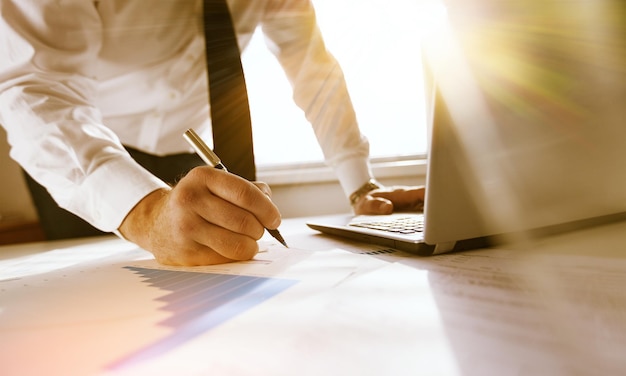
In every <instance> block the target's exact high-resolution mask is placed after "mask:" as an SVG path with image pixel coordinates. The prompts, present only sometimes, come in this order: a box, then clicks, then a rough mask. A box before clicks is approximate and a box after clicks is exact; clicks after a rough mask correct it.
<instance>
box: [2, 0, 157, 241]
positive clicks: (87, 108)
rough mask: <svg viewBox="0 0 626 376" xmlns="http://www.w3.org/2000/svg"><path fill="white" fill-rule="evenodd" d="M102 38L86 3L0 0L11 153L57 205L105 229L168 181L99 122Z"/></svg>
mask: <svg viewBox="0 0 626 376" xmlns="http://www.w3.org/2000/svg"><path fill="white" fill-rule="evenodd" d="M101 36H102V25H101V23H100V18H99V16H98V13H97V10H96V8H95V5H94V2H92V1H83V0H67V1H56V0H3V2H2V12H1V13H0V56H2V59H0V124H2V126H3V127H4V128H5V129H6V131H7V135H8V142H9V144H10V146H11V151H10V155H11V157H12V158H13V159H14V160H16V161H17V162H18V163H19V164H20V165H21V166H22V167H23V168H24V169H25V170H26V171H27V172H28V173H29V174H30V175H31V176H32V177H33V178H34V179H35V180H37V181H38V182H39V183H40V184H42V185H43V186H44V187H46V188H47V189H48V191H49V192H50V194H51V195H52V197H53V198H54V199H55V200H56V201H57V203H58V204H59V206H61V207H63V208H65V209H67V210H69V211H70V212H73V213H75V214H76V215H78V216H80V217H82V218H83V219H85V220H86V221H88V222H89V223H91V224H92V225H94V226H95V227H97V228H99V229H100V230H103V231H107V232H110V231H114V230H115V229H117V228H118V227H119V225H120V224H121V222H122V220H123V219H124V217H125V216H126V214H127V213H128V212H129V211H130V210H131V209H132V208H133V207H134V206H135V205H136V203H137V202H139V200H141V198H143V197H144V196H145V195H147V194H148V193H149V192H151V191H154V190H156V189H158V188H162V187H167V185H166V184H165V183H164V182H163V181H161V180H159V179H157V178H156V177H154V176H153V175H151V174H150V173H149V172H147V171H146V170H144V169H143V168H142V167H141V166H139V165H138V164H137V163H135V162H134V161H133V160H132V158H131V157H130V156H129V155H128V153H127V152H126V151H125V150H124V148H123V146H122V145H121V143H120V141H119V139H118V138H117V137H116V135H115V134H114V133H113V132H112V131H111V130H110V129H108V128H107V127H106V126H105V125H104V124H103V123H102V115H101V113H100V111H99V110H98V109H97V108H96V106H95V104H94V103H95V99H96V93H97V80H96V69H97V56H98V51H99V49H100V47H101V45H102V40H101V39H102V38H101Z"/></svg>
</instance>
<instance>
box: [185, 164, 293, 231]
mask: <svg viewBox="0 0 626 376" xmlns="http://www.w3.org/2000/svg"><path fill="white" fill-rule="evenodd" d="M192 173H194V174H198V175H199V176H198V177H197V178H198V179H200V180H202V185H203V186H204V187H205V188H206V189H208V190H209V192H210V193H211V195H212V196H215V197H219V198H221V199H222V200H224V201H225V202H226V203H229V204H230V205H232V206H230V210H228V209H226V208H222V209H224V210H226V211H227V212H228V213H230V214H232V213H233V212H236V211H238V210H244V211H246V212H248V213H251V214H252V215H253V216H254V218H256V220H257V221H258V222H259V223H260V224H261V225H262V227H266V228H269V229H275V228H278V226H279V225H280V221H281V218H280V212H279V210H278V208H277V207H276V205H274V203H273V202H272V200H271V199H270V198H269V195H271V191H270V189H269V186H267V184H265V183H257V184H256V185H255V184H253V183H250V182H249V181H247V180H245V179H243V178H240V177H239V176H236V175H233V174H229V173H226V172H224V171H221V170H216V169H211V168H203V167H200V168H196V169H194V170H192V171H191V172H190V174H192ZM268 193H269V195H268ZM226 203H222V204H224V205H225V204H226ZM223 214H226V213H223Z"/></svg>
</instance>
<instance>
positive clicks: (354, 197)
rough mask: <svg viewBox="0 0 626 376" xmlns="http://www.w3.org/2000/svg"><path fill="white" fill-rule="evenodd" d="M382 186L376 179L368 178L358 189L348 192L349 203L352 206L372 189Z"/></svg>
mask: <svg viewBox="0 0 626 376" xmlns="http://www.w3.org/2000/svg"><path fill="white" fill-rule="evenodd" d="M382 187H383V186H382V185H381V184H380V183H378V182H377V181H376V179H370V180H368V181H367V182H365V183H364V184H363V185H362V186H361V187H359V189H357V190H356V191H354V192H352V194H350V205H351V206H354V205H355V204H356V203H357V202H359V201H360V200H361V199H362V198H363V197H364V196H366V195H367V194H368V193H370V192H371V191H373V190H376V189H380V188H382Z"/></svg>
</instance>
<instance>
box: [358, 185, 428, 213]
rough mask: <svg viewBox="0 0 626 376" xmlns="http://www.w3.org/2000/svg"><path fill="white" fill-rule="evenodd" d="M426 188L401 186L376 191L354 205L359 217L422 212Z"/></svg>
mask: <svg viewBox="0 0 626 376" xmlns="http://www.w3.org/2000/svg"><path fill="white" fill-rule="evenodd" d="M424 196H425V190H424V187H410V186H406V187H405V186H399V187H390V188H382V189H376V190H373V191H371V192H369V193H368V194H367V195H365V196H363V197H362V198H361V200H359V201H358V202H357V203H356V204H355V205H354V212H355V214H358V215H382V214H391V213H392V212H394V211H422V210H423V207H424Z"/></svg>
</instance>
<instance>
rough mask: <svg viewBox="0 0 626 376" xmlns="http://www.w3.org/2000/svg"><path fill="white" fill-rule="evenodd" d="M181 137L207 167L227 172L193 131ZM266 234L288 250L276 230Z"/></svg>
mask: <svg viewBox="0 0 626 376" xmlns="http://www.w3.org/2000/svg"><path fill="white" fill-rule="evenodd" d="M183 137H184V138H185V140H187V142H188V143H189V144H190V145H191V147H193V149H194V150H195V151H196V153H197V154H198V155H199V156H200V158H202V160H203V161H204V162H205V163H206V164H208V165H209V166H212V167H215V168H217V169H220V170H224V171H228V170H227V169H226V166H224V164H223V163H222V161H221V160H220V158H219V157H218V156H217V154H215V153H214V152H213V150H211V148H210V147H208V145H207V144H206V143H205V142H204V141H203V140H202V139H201V138H200V136H198V134H197V133H196V132H195V131H194V130H193V129H191V128H190V129H187V130H186V131H185V133H184V134H183ZM266 230H267V232H269V234H270V235H272V236H273V237H274V239H276V240H278V241H279V242H280V243H281V244H282V245H284V246H285V247H287V248H289V246H287V243H286V242H285V239H283V237H282V235H281V234H280V232H279V231H278V229H275V230H270V229H268V228H266Z"/></svg>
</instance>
